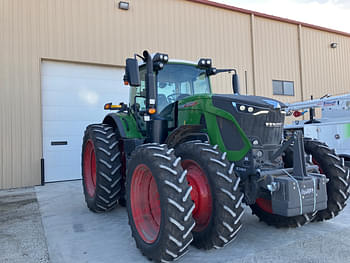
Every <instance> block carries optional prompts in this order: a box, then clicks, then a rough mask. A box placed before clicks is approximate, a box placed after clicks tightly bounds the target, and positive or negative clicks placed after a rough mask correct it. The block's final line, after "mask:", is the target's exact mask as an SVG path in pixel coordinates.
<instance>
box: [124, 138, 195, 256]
mask: <svg viewBox="0 0 350 263" xmlns="http://www.w3.org/2000/svg"><path fill="white" fill-rule="evenodd" d="M173 152H174V150H173V149H168V148H167V147H166V145H159V144H145V145H142V146H139V147H138V148H136V150H135V151H134V152H133V153H132V155H131V159H130V161H129V164H128V169H127V179H126V200H127V202H126V205H127V210H128V217H129V225H130V227H131V231H132V236H133V237H134V239H135V241H136V246H137V247H138V248H139V249H140V250H141V252H142V254H143V255H145V256H146V257H147V258H148V259H150V260H154V261H156V262H167V261H171V260H175V259H178V258H179V257H181V256H183V255H184V254H185V253H186V252H187V248H188V246H189V245H190V243H191V242H192V240H193V237H192V233H191V231H192V229H193V228H194V226H195V222H194V220H193V219H192V211H193V210H194V208H195V206H194V204H193V202H192V200H191V197H190V194H191V188H190V187H189V185H188V182H187V180H186V172H185V171H184V170H183V169H182V167H181V158H176V157H175V155H174V153H173Z"/></svg>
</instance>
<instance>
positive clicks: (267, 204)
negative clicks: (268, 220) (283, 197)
mask: <svg viewBox="0 0 350 263" xmlns="http://www.w3.org/2000/svg"><path fill="white" fill-rule="evenodd" d="M255 203H256V204H257V205H258V206H259V207H260V208H261V209H262V210H264V211H265V212H267V213H269V214H272V202H271V200H267V199H264V198H258V199H256V200H255Z"/></svg>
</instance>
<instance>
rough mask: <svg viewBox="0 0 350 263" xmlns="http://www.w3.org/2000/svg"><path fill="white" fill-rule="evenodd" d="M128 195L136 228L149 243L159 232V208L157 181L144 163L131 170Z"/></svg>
mask: <svg viewBox="0 0 350 263" xmlns="http://www.w3.org/2000/svg"><path fill="white" fill-rule="evenodd" d="M130 197H131V210H132V216H133V220H134V223H135V226H136V229H137V231H138V233H139V235H140V236H141V238H142V239H143V241H145V242H146V243H149V244H151V243H153V242H154V241H155V240H156V239H157V237H158V234H159V230H160V222H161V209H160V200H159V192H158V187H157V183H156V181H155V179H154V177H153V176H152V172H151V170H150V169H149V168H148V167H147V166H146V165H144V164H139V165H138V166H137V167H136V168H135V170H134V172H133V175H132V180H131V194H130Z"/></svg>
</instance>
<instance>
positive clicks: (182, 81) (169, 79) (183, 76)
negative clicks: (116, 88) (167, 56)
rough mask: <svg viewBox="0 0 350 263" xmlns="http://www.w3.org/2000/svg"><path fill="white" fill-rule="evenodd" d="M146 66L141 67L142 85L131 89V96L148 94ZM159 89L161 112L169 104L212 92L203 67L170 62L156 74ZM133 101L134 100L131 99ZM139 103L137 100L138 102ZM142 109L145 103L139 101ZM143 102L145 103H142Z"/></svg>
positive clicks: (159, 108) (158, 102)
mask: <svg viewBox="0 0 350 263" xmlns="http://www.w3.org/2000/svg"><path fill="white" fill-rule="evenodd" d="M145 73H146V68H145V67H141V68H140V79H141V85H140V87H137V88H136V89H131V92H132V93H134V94H130V95H131V97H135V96H142V97H145V96H146V90H145ZM156 82H157V89H158V101H157V108H158V112H161V111H162V110H163V109H164V108H165V107H166V106H167V105H169V104H171V103H173V102H175V101H177V100H180V99H183V98H186V97H188V96H191V95H197V94H210V93H211V90H210V82H209V78H208V76H207V74H206V71H205V70H203V69H199V68H197V67H196V66H195V65H186V64H175V63H168V64H165V65H164V68H163V69H162V70H160V71H159V72H158V74H157V76H156ZM131 102H132V101H131ZM136 103H137V102H136ZM137 104H139V105H138V106H139V107H140V110H143V108H145V105H144V103H137ZM140 104H143V105H140Z"/></svg>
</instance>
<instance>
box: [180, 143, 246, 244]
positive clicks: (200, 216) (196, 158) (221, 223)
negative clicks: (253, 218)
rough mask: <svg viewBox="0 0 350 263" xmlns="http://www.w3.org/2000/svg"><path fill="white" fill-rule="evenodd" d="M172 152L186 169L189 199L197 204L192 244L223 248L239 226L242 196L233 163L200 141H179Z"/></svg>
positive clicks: (232, 237)
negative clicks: (179, 158)
mask: <svg viewBox="0 0 350 263" xmlns="http://www.w3.org/2000/svg"><path fill="white" fill-rule="evenodd" d="M175 154H176V156H179V157H181V159H182V162H181V164H182V167H183V169H186V170H187V180H188V182H189V184H190V186H191V187H192V193H191V198H192V200H193V201H194V203H195V205H196V208H195V209H194V211H193V218H194V220H195V222H196V227H195V228H194V229H193V237H194V241H193V245H194V246H196V247H197V248H203V249H210V248H213V247H214V248H221V247H224V246H225V245H227V244H228V243H230V242H231V241H232V240H233V239H234V238H235V237H236V234H237V233H238V231H239V230H240V229H241V227H242V225H241V222H240V220H241V217H242V215H243V208H242V206H241V204H242V200H243V197H244V195H243V193H241V191H240V189H239V182H240V178H239V177H237V176H236V174H235V173H234V171H233V164H231V163H230V162H228V161H227V160H226V153H222V152H220V150H219V149H218V146H217V145H216V146H214V147H213V146H211V145H210V144H208V143H204V142H200V141H191V142H186V143H183V144H180V145H179V146H177V148H176V150H175Z"/></svg>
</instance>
